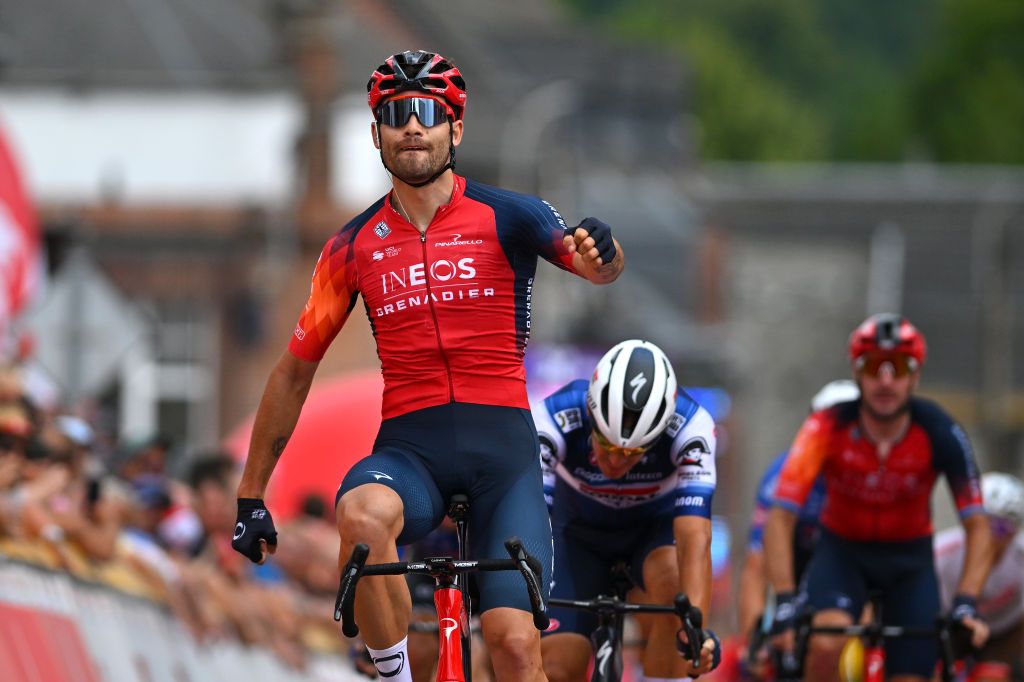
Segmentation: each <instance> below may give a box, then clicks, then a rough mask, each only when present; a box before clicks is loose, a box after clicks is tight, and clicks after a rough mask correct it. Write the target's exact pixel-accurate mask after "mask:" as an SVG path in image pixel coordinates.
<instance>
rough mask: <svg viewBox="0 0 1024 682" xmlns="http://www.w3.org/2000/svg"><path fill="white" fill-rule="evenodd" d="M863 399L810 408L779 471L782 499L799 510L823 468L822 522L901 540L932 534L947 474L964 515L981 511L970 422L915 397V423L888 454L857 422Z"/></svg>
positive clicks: (862, 535) (846, 533) (861, 536)
mask: <svg viewBox="0 0 1024 682" xmlns="http://www.w3.org/2000/svg"><path fill="white" fill-rule="evenodd" d="M858 407H859V401H851V402H848V403H840V404H838V405H836V406H834V407H832V408H829V409H827V410H821V411H819V412H814V413H813V414H811V415H810V416H809V417H808V418H807V419H806V420H805V421H804V423H803V426H802V427H801V428H800V431H799V432H798V433H797V436H796V440H795V441H794V442H793V446H792V448H790V453H789V457H788V458H787V459H786V464H785V466H783V468H782V473H781V474H780V475H779V483H778V487H777V489H776V493H775V504H776V505H778V506H781V507H783V508H786V509H789V510H790V511H793V512H796V511H798V510H799V509H800V506H801V505H802V504H803V503H804V500H805V499H806V498H807V495H808V493H809V492H810V490H811V488H812V487H813V485H814V481H815V479H816V478H817V477H818V476H819V474H820V475H823V476H824V478H825V504H824V507H823V508H822V512H821V519H820V520H821V524H822V526H824V527H825V528H827V529H828V530H829V531H831V532H832V533H834V534H835V535H838V536H839V537H841V538H845V539H847V540H855V541H881V542H901V541H907V540H913V539H917V538H922V537H927V536H929V535H931V533H932V514H931V493H932V488H933V487H934V485H935V481H936V479H937V478H938V476H939V474H943V475H944V476H945V477H946V481H947V483H948V484H949V487H950V490H951V491H952V494H953V499H954V501H955V503H956V506H957V509H958V510H959V513H960V516H961V518H963V517H966V516H969V515H971V514H974V513H978V512H981V511H982V499H981V486H980V483H979V475H978V467H977V464H976V463H975V461H974V454H973V452H972V450H971V445H970V442H969V441H968V439H967V435H966V434H965V433H964V430H963V428H961V426H960V425H959V424H957V423H956V422H955V421H953V419H952V418H951V417H950V416H949V415H947V414H946V413H945V412H944V411H943V410H942V408H940V407H939V406H938V405H936V404H935V403H933V402H931V401H929V400H924V399H922V398H912V399H911V401H910V426H909V427H908V429H907V432H906V433H905V434H904V435H903V437H902V438H901V439H900V440H899V441H898V442H896V443H895V444H894V445H893V446H892V449H891V450H890V452H889V454H888V456H886V457H885V458H880V457H879V456H878V452H877V448H876V446H875V444H874V443H873V442H872V441H871V439H870V438H868V436H867V434H865V433H864V431H863V429H862V428H861V426H860V422H859V421H858V418H857V415H858Z"/></svg>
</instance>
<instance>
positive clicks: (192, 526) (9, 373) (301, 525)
mask: <svg viewBox="0 0 1024 682" xmlns="http://www.w3.org/2000/svg"><path fill="white" fill-rule="evenodd" d="M173 445H174V443H173V441H172V440H171V439H166V438H163V437H154V438H150V439H146V440H141V441H136V442H128V443H123V442H118V441H109V440H106V439H104V438H103V437H101V436H100V435H99V433H98V431H97V430H96V429H94V428H93V427H92V426H91V425H90V424H89V422H88V421H87V420H86V419H83V418H82V417H79V416H73V415H71V414H66V413H62V412H60V411H53V410H48V409H45V408H44V407H42V406H40V405H38V404H37V403H36V402H34V401H33V398H32V396H31V395H30V394H29V393H27V392H26V391H25V389H24V386H23V382H22V381H21V378H20V377H19V374H18V372H17V370H15V369H11V368H5V369H4V370H3V371H2V373H0V555H2V556H3V557H5V558H7V559H12V560H17V561H23V562H29V563H31V564H33V565H36V566H40V567H45V568H48V569H51V570H57V571H66V572H69V573H70V574H71V575H72V576H74V577H75V578H77V579H80V580H84V581H91V582H96V583H99V584H103V585H106V586H108V587H110V588H112V589H115V590H118V591H120V592H123V593H126V594H130V595H133V596H137V597H141V598H144V599H146V600H150V601H152V602H155V603H157V604H160V605H162V606H163V607H165V608H167V609H169V611H170V612H171V613H173V614H174V616H175V617H177V618H178V619H179V620H180V622H181V623H182V624H184V625H185V627H186V628H187V629H188V630H189V632H191V634H192V635H193V636H194V637H195V639H196V640H197V641H199V642H216V641H221V640H233V641H238V642H241V643H243V644H245V645H255V646H259V647H263V648H266V649H268V650H271V651H273V652H274V653H275V654H277V655H278V656H279V657H280V658H281V659H282V660H283V661H285V662H286V663H287V664H288V665H289V666H292V667H294V668H298V669H301V668H303V667H304V665H305V656H306V652H307V651H324V652H333V653H339V652H341V651H342V642H341V640H340V638H339V637H338V635H337V628H336V627H335V624H334V621H333V620H332V619H331V611H330V608H329V604H330V603H331V600H332V599H333V596H334V593H335V591H336V590H337V582H336V573H337V568H336V566H337V545H338V540H337V531H336V530H335V528H334V524H333V522H331V521H330V520H329V512H328V507H327V504H326V501H325V500H324V499H322V498H320V497H319V496H317V495H309V496H308V497H307V498H306V499H305V500H303V505H302V509H301V511H300V513H299V514H298V515H296V516H295V517H294V518H293V519H292V520H291V521H290V522H288V523H286V524H284V526H283V527H282V531H283V532H285V533H287V534H288V542H287V543H284V545H283V546H282V551H281V552H280V553H278V554H277V556H276V557H275V558H274V561H273V562H271V563H269V564H266V565H264V566H255V565H253V564H251V563H250V562H249V561H248V560H246V559H245V558H244V557H242V556H241V555H239V554H237V553H236V552H234V551H233V550H232V549H231V534H232V532H233V530H234V524H235V511H234V500H235V487H236V486H237V478H238V474H239V468H238V463H237V461H236V460H235V459H234V458H232V457H230V456H228V455H226V454H224V453H221V452H208V453H197V454H196V455H195V456H193V457H191V458H190V459H189V461H188V464H187V466H184V467H180V468H178V469H177V471H176V472H172V471H171V470H170V469H169V467H168V464H169V462H168V454H169V453H170V452H171V451H172V449H173Z"/></svg>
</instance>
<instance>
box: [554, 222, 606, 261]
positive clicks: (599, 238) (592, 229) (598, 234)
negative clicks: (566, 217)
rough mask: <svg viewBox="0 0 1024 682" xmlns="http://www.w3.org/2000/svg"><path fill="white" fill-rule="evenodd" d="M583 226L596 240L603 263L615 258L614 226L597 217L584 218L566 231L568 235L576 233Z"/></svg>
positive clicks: (595, 246) (595, 243)
mask: <svg viewBox="0 0 1024 682" xmlns="http://www.w3.org/2000/svg"><path fill="white" fill-rule="evenodd" d="M581 227H582V228H583V229H584V230H586V231H587V233H588V234H589V235H590V237H591V239H593V240H594V248H596V249H597V253H598V255H599V256H601V263H602V264H604V265H607V264H608V263H611V262H612V260H614V259H615V253H616V249H615V242H614V241H612V228H611V227H610V226H609V225H608V223H605V222H602V221H600V220H598V219H597V218H584V219H583V222H582V223H580V224H579V225H577V226H576V227H568V228H566V230H565V233H566V234H568V235H574V234H576V230H577V229H578V228H581Z"/></svg>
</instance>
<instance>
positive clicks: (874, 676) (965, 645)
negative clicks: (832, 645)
mask: <svg viewBox="0 0 1024 682" xmlns="http://www.w3.org/2000/svg"><path fill="white" fill-rule="evenodd" d="M881 597H882V595H881V593H879V592H873V593H872V594H870V595H869V603H870V606H871V612H870V613H871V619H870V620H869V621H868V622H867V623H862V624H854V625H842V626H832V625H812V624H811V620H812V618H813V614H812V613H806V614H804V615H802V616H801V617H800V619H799V622H798V623H797V627H796V649H795V650H794V651H793V652H791V653H787V652H775V655H774V656H773V657H772V660H773V665H772V666H771V668H772V670H770V671H769V679H774V680H776V681H777V682H798V681H799V680H803V679H804V677H803V674H804V671H803V667H804V659H805V657H806V655H807V649H808V645H809V641H810V637H811V636H812V635H845V636H847V637H850V638H857V639H859V640H861V641H862V642H863V655H862V656H860V655H851V651H853V650H854V649H851V647H850V645H849V643H848V645H847V646H845V647H844V653H843V655H841V656H840V660H839V676H840V679H842V680H844V681H847V680H849V681H852V680H857V681H858V682H884V680H885V676H886V669H885V662H886V661H885V658H886V654H885V642H886V640H889V639H904V638H934V639H936V640H937V641H938V643H939V654H940V659H939V665H938V673H939V679H940V680H942V682H954V680H956V679H958V678H957V676H956V675H957V670H958V666H957V658H958V657H957V652H958V651H967V650H969V649H970V644H969V640H970V633H969V632H968V631H967V629H966V628H965V627H964V626H963V625H961V624H960V623H958V622H956V621H953V620H952V619H950V618H949V617H948V616H944V615H940V616H938V617H936V619H935V622H934V624H933V625H930V626H910V625H885V624H884V623H883V622H882V598H881Z"/></svg>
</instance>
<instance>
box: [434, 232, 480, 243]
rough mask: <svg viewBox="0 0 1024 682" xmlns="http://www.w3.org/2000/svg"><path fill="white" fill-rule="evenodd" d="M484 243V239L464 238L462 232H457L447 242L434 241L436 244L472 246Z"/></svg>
mask: <svg viewBox="0 0 1024 682" xmlns="http://www.w3.org/2000/svg"><path fill="white" fill-rule="evenodd" d="M483 243H484V240H483V239H463V238H462V235H461V234H459V233H455V234H453V235H452V236H451V237H449V239H448V241H446V242H434V246H472V245H477V244H483Z"/></svg>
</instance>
